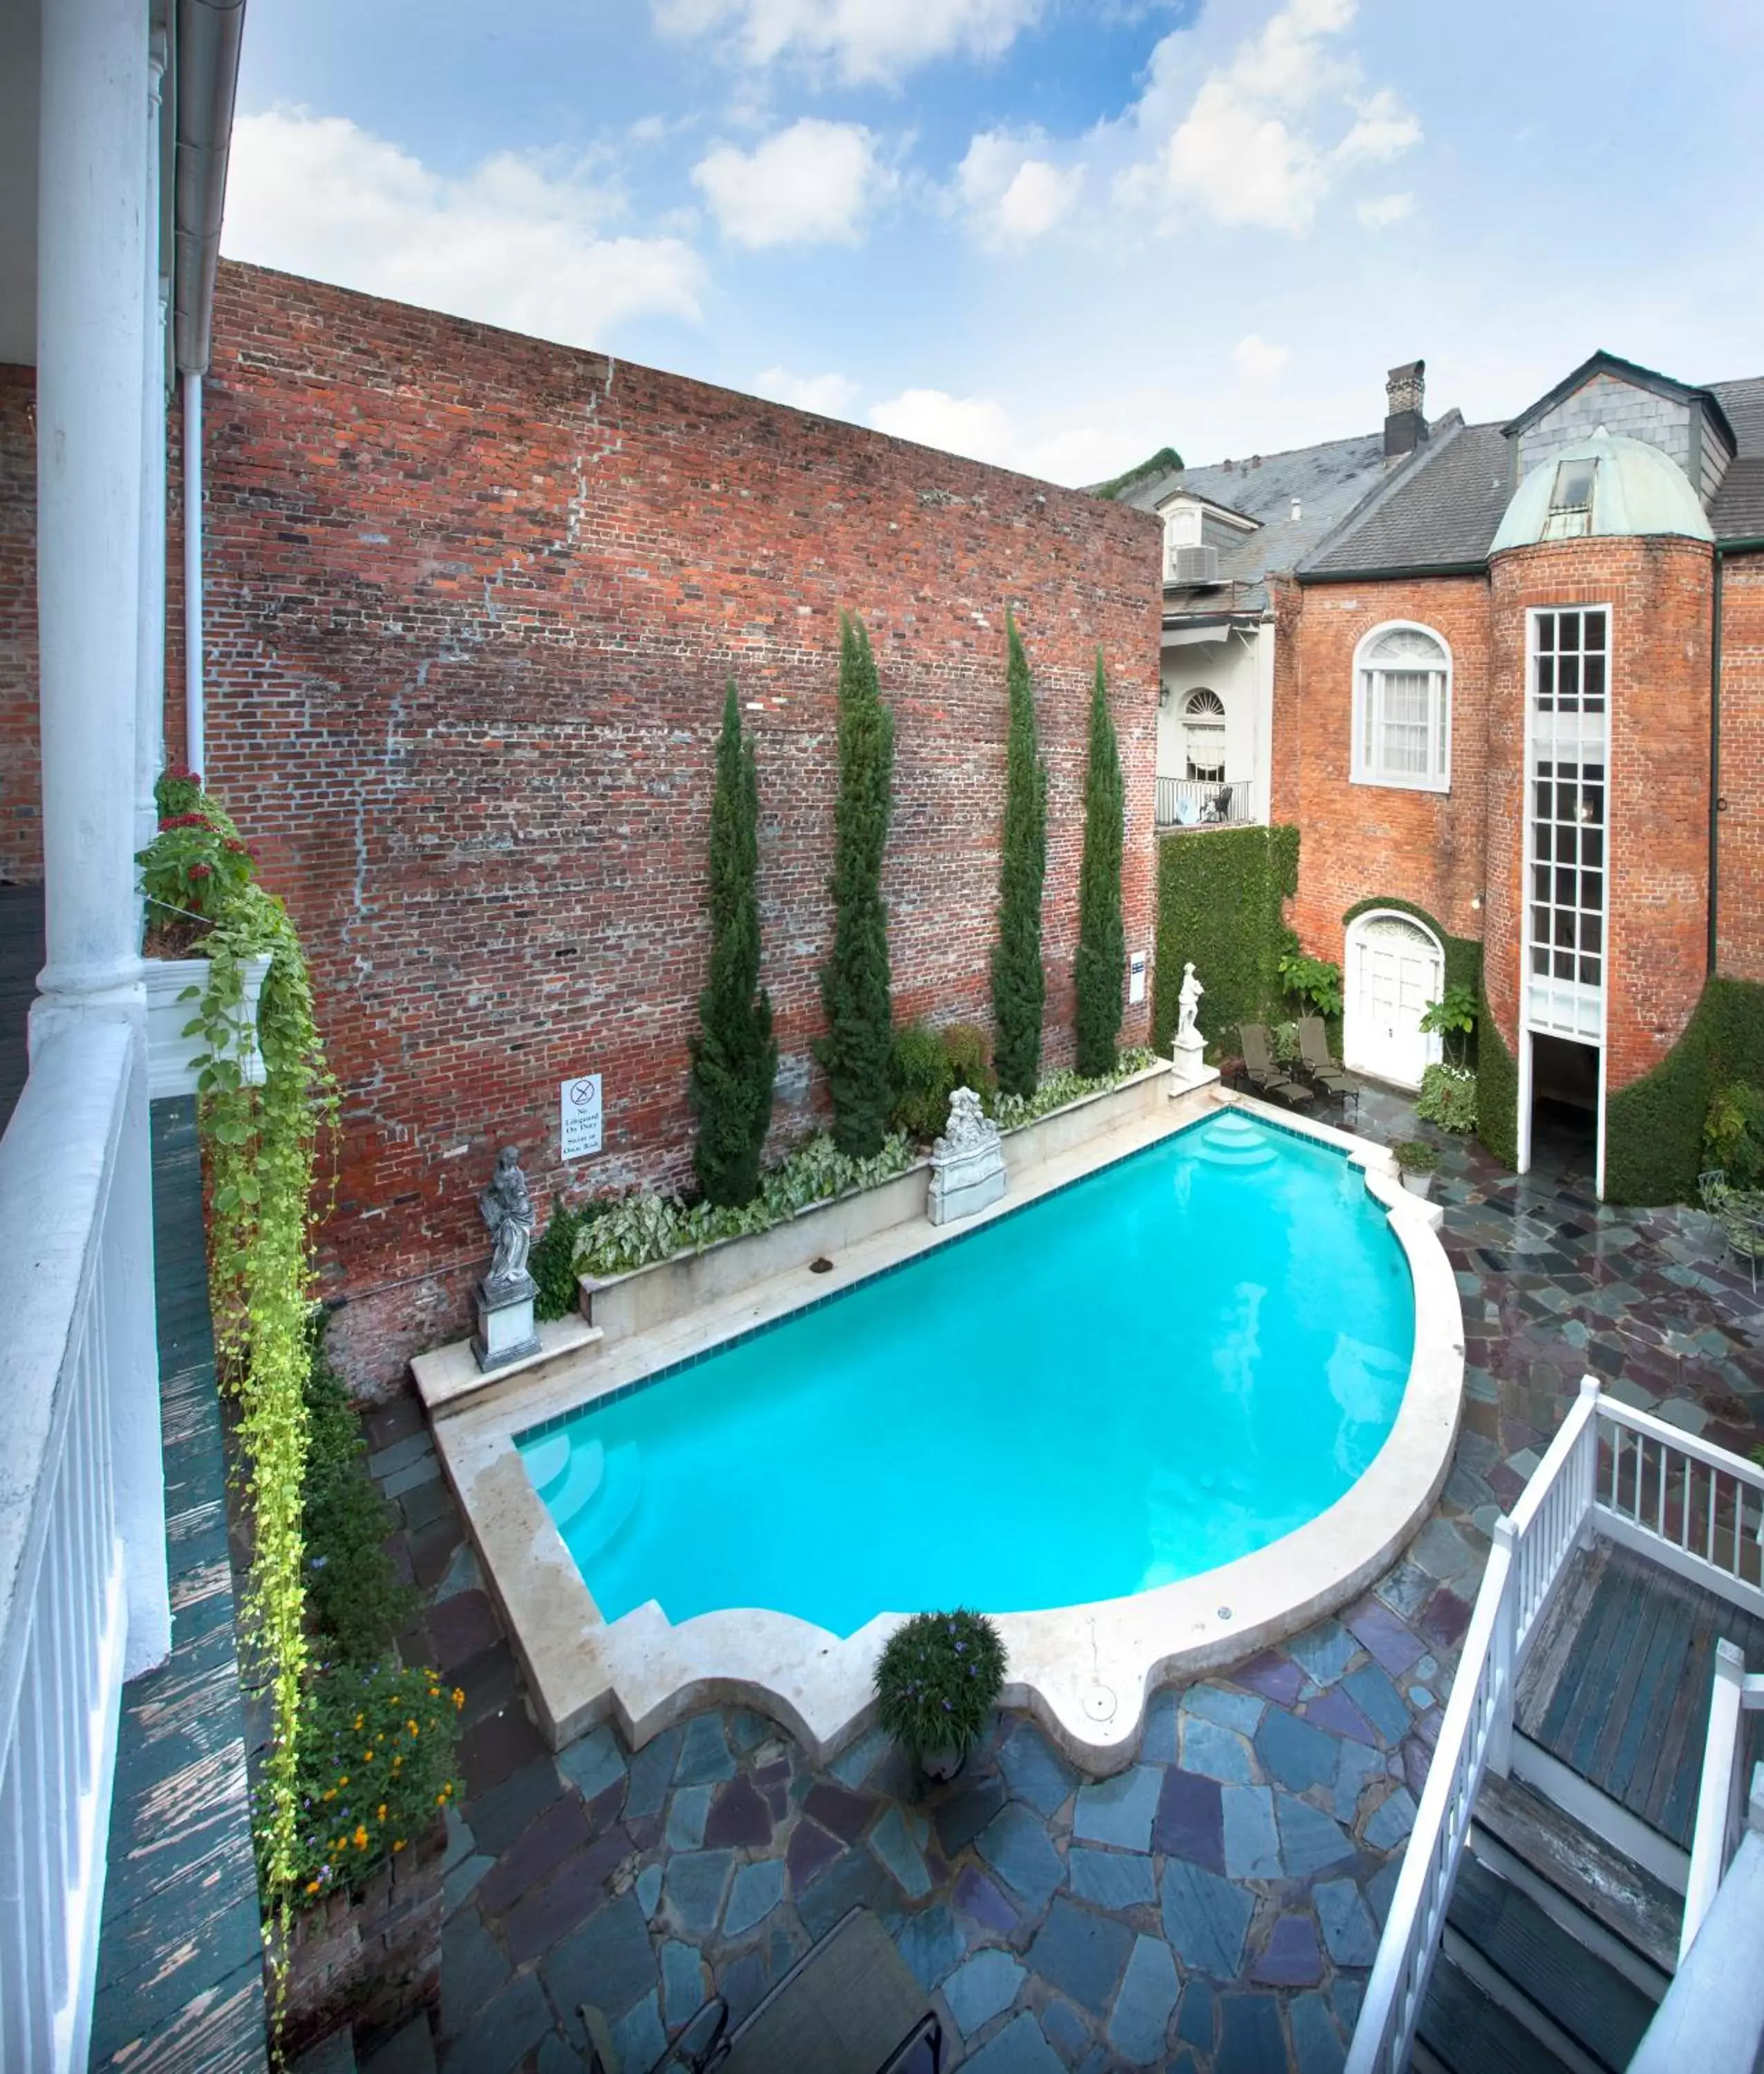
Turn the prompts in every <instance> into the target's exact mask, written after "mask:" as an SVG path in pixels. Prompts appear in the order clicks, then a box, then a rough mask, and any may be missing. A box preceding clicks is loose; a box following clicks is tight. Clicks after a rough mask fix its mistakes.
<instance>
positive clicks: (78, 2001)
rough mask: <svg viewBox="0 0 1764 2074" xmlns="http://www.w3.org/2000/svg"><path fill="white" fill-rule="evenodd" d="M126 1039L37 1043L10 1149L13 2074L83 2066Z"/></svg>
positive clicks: (116, 1561)
mask: <svg viewBox="0 0 1764 2074" xmlns="http://www.w3.org/2000/svg"><path fill="white" fill-rule="evenodd" d="M133 1042H134V1040H132V1039H131V1036H130V1031H129V1028H128V1026H127V1025H126V1023H107V1022H102V1021H93V1022H89V1023H72V1024H68V1025H63V1026H61V1027H57V1028H54V1029H52V1030H51V1031H49V1033H48V1034H47V1035H45V1036H43V1039H41V1041H40V1043H39V1045H38V1047H37V1048H36V1051H35V1056H34V1058H33V1060H32V1064H31V1076H30V1078H29V1080H27V1083H26V1085H25V1088H24V1091H23V1093H22V1094H21V1095H20V1097H19V1105H18V1108H17V1109H16V1110H15V1111H14V1115H13V1118H12V1122H11V1123H10V1126H9V1127H8V1129H7V1130H6V1136H5V1138H4V1140H3V1141H0V1318H3V1320H4V1326H3V1333H0V1405H3V1406H4V1407H5V1417H6V1427H5V1444H4V1448H3V1451H0V2070H3V2074H58V2070H60V2069H64V2068H72V2067H78V2068H84V2067H85V2041H86V2035H87V2027H88V2026H89V2021H90V2006H91V1996H92V1977H93V1966H94V1964H95V1960H96V1956H97V1928H98V1918H99V1913H100V1904H101V1897H102V1890H103V1878H104V1852H105V1840H106V1832H107V1829H108V1827H109V1808H110V1785H111V1776H112V1771H113V1769H114V1762H115V1754H116V1732H117V1717H118V1706H119V1703H120V1697H121V1693H122V1663H123V1651H124V1646H125V1641H126V1628H127V1624H128V1623H127V1607H126V1582H125V1573H124V1562H123V1550H122V1540H121V1538H120V1536H119V1535H118V1527H117V1507H116V1494H115V1487H114V1476H113V1465H112V1453H111V1440H112V1408H113V1407H112V1404H111V1390H112V1386H113V1374H112V1358H111V1350H112V1349H113V1348H114V1347H117V1346H119V1345H125V1346H126V1345H127V1344H128V1343H129V1341H130V1332H131V1329H132V1321H131V1320H130V1317H129V1316H128V1315H127V1313H128V1312H129V1310H130V1308H133V1307H138V1306H139V1305H140V1304H142V1303H147V1304H148V1305H150V1306H151V1303H152V1291H151V1285H150V1286H149V1287H146V1288H142V1287H136V1286H130V1285H131V1281H138V1275H136V1274H133V1273H131V1271H130V1270H131V1269H132V1267H133V1265H134V1263H133V1261H132V1259H131V1256H130V1254H129V1252H128V1250H127V1246H126V1241H124V1240H122V1239H121V1238H120V1237H119V1235H118V1227H119V1225H121V1224H122V1221H123V1219H122V1218H121V1217H118V1216H117V1215H115V1214H114V1209H113V1204H114V1198H116V1197H118V1196H121V1195H122V1190H121V1189H118V1190H113V1188H112V1185H111V1184H112V1181H113V1179H114V1176H115V1175H116V1172H117V1170H118V1156H119V1147H120V1146H122V1142H123V1139H124V1134H125V1130H126V1124H127V1119H128V1112H129V1101H130V1076H131V1072H134V1071H135V1070H137V1068H136V1065H135V1062H134V1051H133Z"/></svg>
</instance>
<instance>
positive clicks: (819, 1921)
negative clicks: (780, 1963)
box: [796, 1845, 900, 1937]
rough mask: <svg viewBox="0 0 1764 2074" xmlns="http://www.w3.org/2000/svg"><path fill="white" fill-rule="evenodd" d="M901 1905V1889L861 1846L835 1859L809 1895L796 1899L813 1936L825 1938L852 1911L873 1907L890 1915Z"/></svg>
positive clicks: (797, 1905)
mask: <svg viewBox="0 0 1764 2074" xmlns="http://www.w3.org/2000/svg"><path fill="white" fill-rule="evenodd" d="M899 1905H900V1889H899V1887H897V1886H895V1885H894V1882H893V1881H892V1880H890V1878H889V1877H888V1875H887V1874H886V1873H885V1872H884V1871H883V1870H882V1867H881V1866H880V1865H878V1864H877V1862H876V1861H875V1859H874V1858H873V1857H871V1856H870V1853H869V1852H868V1851H867V1850H865V1849H864V1848H863V1846H862V1845H857V1846H855V1847H854V1848H853V1849H850V1850H849V1851H847V1852H846V1853H845V1854H844V1855H843V1857H839V1858H837V1859H835V1860H834V1861H833V1863H832V1865H831V1866H829V1867H828V1869H827V1870H826V1871H825V1872H824V1873H823V1874H821V1876H820V1878H819V1879H818V1880H816V1882H815V1883H814V1885H813V1886H812V1887H810V1888H809V1889H808V1892H807V1893H806V1894H798V1895H797V1897H796V1914H797V1917H798V1919H799V1921H800V1922H801V1923H802V1926H803V1927H804V1930H806V1931H808V1934H809V1936H811V1937H824V1936H826V1935H827V1933H828V1931H829V1930H831V1929H832V1927H833V1925H834V1924H835V1923H837V1922H838V1920H839V1919H840V1918H841V1916H842V1915H844V1914H845V1911H847V1910H848V1909H850V1908H870V1909H874V1910H875V1911H876V1912H877V1913H878V1915H884V1914H886V1913H887V1912H888V1911H890V1910H893V1909H896V1908H898V1907H899Z"/></svg>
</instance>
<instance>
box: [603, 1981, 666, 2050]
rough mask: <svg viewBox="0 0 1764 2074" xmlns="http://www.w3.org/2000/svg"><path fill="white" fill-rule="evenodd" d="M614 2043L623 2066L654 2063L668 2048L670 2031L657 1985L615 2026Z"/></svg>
mask: <svg viewBox="0 0 1764 2074" xmlns="http://www.w3.org/2000/svg"><path fill="white" fill-rule="evenodd" d="M613 2048H614V2050H615V2051H617V2052H618V2064H619V2065H620V2066H621V2067H653V2066H654V2065H655V2063H656V2061H657V2060H659V2059H660V2058H661V2056H662V2055H663V2053H664V2052H666V2051H667V2032H666V2031H663V2028H662V2019H661V2013H660V2010H659V2008H658V2007H657V1997H656V1994H655V1990H654V1989H651V1991H650V1993H648V1994H647V1995H646V1996H645V1997H644V1998H643V2000H642V2002H639V2003H638V2005H637V2006H636V2008H635V2009H634V2010H627V2011H626V2014H624V2015H623V2016H622V2017H621V2018H619V2019H618V2022H616V2023H615V2024H614V2025H613Z"/></svg>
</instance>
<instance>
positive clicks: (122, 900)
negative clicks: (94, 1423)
mask: <svg viewBox="0 0 1764 2074" xmlns="http://www.w3.org/2000/svg"><path fill="white" fill-rule="evenodd" d="M147 30H148V24H147V6H146V4H145V0H55V4H54V5H53V6H45V7H44V8H43V71H42V89H41V91H42V101H41V107H40V110H39V115H40V135H39V147H38V149H39V156H38V195H39V200H38V214H37V629H38V642H39V655H40V667H39V677H40V684H41V699H42V712H41V727H42V769H43V877H44V887H43V903H44V921H45V928H46V934H47V938H48V953H49V955H48V963H47V964H46V965H45V966H44V967H43V972H42V973H41V974H40V976H39V980H38V987H39V998H38V999H37V1001H36V1002H35V1004H34V1006H33V1007H32V1010H31V1045H32V1049H33V1051H35V1050H36V1049H37V1048H38V1047H40V1046H42V1045H43V1044H44V1043H48V1042H50V1041H52V1040H54V1041H56V1042H60V1041H63V1040H64V1039H65V1040H66V1041H68V1042H75V1041H76V1040H77V1032H78V1031H79V1029H80V1027H81V1025H82V1024H84V1023H87V1022H89V1020H91V1019H92V1018H103V1019H105V1020H120V1021H126V1023H129V1024H130V1026H131V1027H132V1028H133V1030H134V1045H133V1047H132V1052H133V1059H134V1068H133V1072H132V1076H131V1085H130V1100H129V1105H128V1112H127V1118H126V1125H125V1128H124V1130H123V1132H122V1140H121V1142H120V1144H119V1146H118V1151H117V1163H116V1167H115V1169H114V1173H113V1175H112V1179H111V1184H110V1201H109V1217H110V1219H111V1220H112V1223H113V1227H114V1229H113V1238H112V1248H113V1250H112V1255H111V1258H112V1261H113V1262H114V1266H115V1270H116V1273H115V1286H114V1287H112V1288H111V1289H110V1290H109V1291H108V1292H107V1294H108V1297H109V1301H108V1303H107V1312H108V1317H109V1332H108V1334H107V1345H106V1357H107V1361H106V1365H107V1366H108V1369H109V1394H110V1403H111V1440H112V1446H111V1454H112V1462H113V1465H114V1470H113V1473H114V1486H115V1497H116V1506H117V1516H118V1531H119V1532H120V1533H121V1535H122V1539H123V1543H124V1547H125V1551H126V1561H127V1578H128V1593H129V1635H128V1648H127V1655H126V1666H125V1669H126V1674H127V1675H134V1673H135V1672H136V1671H141V1670H144V1669H145V1668H147V1667H148V1666H149V1665H150V1664H152V1663H156V1662H158V1661H159V1660H160V1659H163V1656H164V1655H166V1653H167V1650H168V1649H169V1647H170V1641H171V1612H170V1606H169V1601H168V1598H167V1586H166V1553H165V1481H164V1474H163V1468H162V1465H161V1460H160V1452H159V1378H158V1365H157V1361H156V1359H155V1353H154V1316H153V1312H154V1306H153V1248H152V1196H151V1178H150V1174H149V1168H148V1138H147V1072H146V1010H145V1002H144V997H143V990H142V985H141V973H140V958H139V954H138V933H137V932H138V903H137V902H136V899H135V893H134V848H135V842H134V836H135V778H136V772H135V737H136V704H137V697H138V691H137V686H138V679H139V675H140V664H141V644H142V629H141V624H140V604H141V585H142V555H143V540H142V531H143V523H144V519H145V514H144V512H143V495H142V491H143V440H144V437H145V432H144V428H143V422H142V421H143V391H144V386H145V384H144V380H143V366H144V363H145V356H146V353H147V292H146V291H147V253H146V251H145V250H144V249H143V248H144V246H146V244H147V241H148V239H149V238H150V237H153V238H155V240H156V234H157V225H156V222H155V221H153V220H152V214H151V205H150V192H149V165H148V153H149V151H150V149H151V150H154V151H156V150H157V148H158V145H157V139H156V138H150V134H149V120H148V113H149V111H148V100H149V92H150V88H149V68H148V62H147V58H148V49H147V45H148V34H147Z"/></svg>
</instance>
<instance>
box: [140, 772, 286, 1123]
mask: <svg viewBox="0 0 1764 2074" xmlns="http://www.w3.org/2000/svg"><path fill="white" fill-rule="evenodd" d="M155 795H156V798H157V801H158V804H159V829H158V832H156V833H155V836H154V838H153V841H151V843H150V844H149V845H148V846H147V849H144V850H142V851H140V852H139V853H138V855H137V857H136V858H135V861H136V862H137V863H138V865H139V866H140V867H141V890H142V891H143V894H145V895H146V898H147V928H146V933H145V936H144V938H143V943H142V947H141V948H142V956H143V961H144V962H143V977H144V978H145V981H146V984H147V1092H148V1093H149V1095H150V1096H151V1097H154V1098H155V1099H157V1098H158V1097H159V1096H161V1095H189V1094H194V1093H196V1082H197V1077H198V1075H199V1073H200V1070H201V1062H203V1061H204V1060H210V1059H224V1060H229V1061H230V1062H231V1063H232V1064H233V1065H235V1066H236V1067H237V1068H238V1076H239V1079H240V1080H241V1082H242V1083H243V1084H244V1085H246V1086H248V1087H261V1086H262V1085H263V1057H262V1053H261V1052H260V1051H259V1050H258V1040H257V1018H258V998H259V997H260V996H261V994H262V991H263V982H264V981H265V980H266V978H267V977H268V976H269V970H270V963H271V961H270V959H269V957H268V956H266V955H262V954H260V955H258V956H249V957H244V958H240V959H238V961H236V962H237V972H236V974H229V976H228V977H229V984H228V985H225V987H224V988H222V989H218V990H216V998H213V999H212V1000H211V998H210V994H211V986H210V981H211V977H212V974H213V961H211V960H210V959H209V958H208V957H206V956H201V955H200V954H195V955H192V953H199V951H200V945H201V944H202V943H203V941H204V939H205V938H206V937H208V936H210V935H211V934H212V933H213V930H214V928H215V927H216V925H217V923H219V922H220V921H221V919H224V918H225V915H226V914H227V912H228V911H229V907H231V906H232V905H233V903H235V902H236V901H237V900H238V896H239V895H240V894H241V893H242V892H243V891H244V890H245V888H246V886H249V885H250V882H251V879H252V877H253V874H254V871H255V870H256V861H255V860H254V857H252V855H251V852H250V849H249V848H248V846H247V845H246V844H245V843H243V842H242V841H240V839H239V837H238V832H237V830H235V829H234V828H233V825H232V824H231V823H230V822H229V820H227V818H226V816H225V814H224V813H222V812H221V810H220V809H219V808H217V807H216V806H215V805H214V804H213V802H212V801H211V800H209V799H207V798H206V797H205V796H204V794H203V791H202V789H201V783H200V780H199V779H197V778H196V775H195V774H194V773H193V772H192V771H183V770H180V769H178V768H177V767H176V766H173V767H172V768H171V769H169V770H167V771H166V772H165V773H164V774H163V776H162V777H161V778H160V779H159V783H158V785H157V786H156V787H155Z"/></svg>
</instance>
